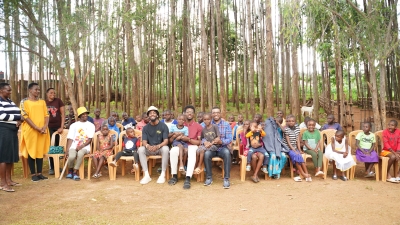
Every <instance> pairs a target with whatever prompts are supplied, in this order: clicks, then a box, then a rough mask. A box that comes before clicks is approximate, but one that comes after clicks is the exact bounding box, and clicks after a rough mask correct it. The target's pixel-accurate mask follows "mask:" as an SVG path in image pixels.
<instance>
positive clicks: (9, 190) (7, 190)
mask: <svg viewBox="0 0 400 225" xmlns="http://www.w3.org/2000/svg"><path fill="white" fill-rule="evenodd" d="M1 190H3V191H5V192H15V191H14V189H12V188H9V189H5V188H1Z"/></svg>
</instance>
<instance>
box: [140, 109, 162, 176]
mask: <svg viewBox="0 0 400 225" xmlns="http://www.w3.org/2000/svg"><path fill="white" fill-rule="evenodd" d="M147 116H148V118H149V120H150V122H149V123H148V124H147V125H146V126H144V127H143V130H142V145H143V146H142V147H140V148H139V149H138V154H139V161H140V164H141V166H142V169H143V171H144V177H143V178H142V180H140V183H141V184H147V183H149V182H150V181H151V178H150V174H149V171H148V168H147V157H146V156H148V155H161V157H162V159H161V168H162V170H161V175H160V177H159V178H158V180H157V183H158V184H162V183H164V182H165V171H166V170H167V166H168V160H169V148H168V134H169V129H168V127H167V125H165V123H161V122H160V120H159V117H160V113H159V112H158V109H157V108H156V107H154V106H150V107H149V109H148V110H147Z"/></svg>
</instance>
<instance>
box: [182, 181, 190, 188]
mask: <svg viewBox="0 0 400 225" xmlns="http://www.w3.org/2000/svg"><path fill="white" fill-rule="evenodd" d="M183 189H190V181H187V180H185V183H183Z"/></svg>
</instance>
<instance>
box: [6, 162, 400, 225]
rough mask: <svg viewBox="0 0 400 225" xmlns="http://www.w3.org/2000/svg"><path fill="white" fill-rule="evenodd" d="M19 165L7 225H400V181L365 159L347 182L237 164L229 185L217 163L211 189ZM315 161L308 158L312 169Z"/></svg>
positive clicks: (9, 196) (8, 198) (8, 196)
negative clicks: (386, 178) (262, 174)
mask: <svg viewBox="0 0 400 225" xmlns="http://www.w3.org/2000/svg"><path fill="white" fill-rule="evenodd" d="M19 164H20V163H19ZM19 164H17V165H16V169H15V173H16V175H15V176H14V180H15V181H17V182H20V183H22V186H20V187H15V188H14V189H15V190H16V192H14V193H6V192H3V191H0V207H1V208H2V209H1V212H2V213H1V216H0V218H1V219H0V224H270V223H275V224H294V223H296V224H317V223H321V222H323V223H324V224H400V217H399V214H398V213H397V212H396V211H397V208H398V207H397V205H398V202H399V199H400V197H399V193H400V192H399V191H400V184H392V183H386V182H376V181H375V180H372V179H367V178H363V176H362V173H363V165H361V164H358V168H357V173H356V179H355V180H351V181H347V182H343V181H341V180H336V181H334V180H332V179H331V178H330V176H331V175H332V172H331V171H329V172H328V178H327V179H326V180H323V179H321V178H313V181H312V182H311V183H309V182H305V181H303V182H294V181H293V180H292V179H291V178H290V176H289V175H290V174H289V173H288V172H287V173H286V174H285V175H283V176H282V177H281V179H279V180H263V179H262V180H261V182H260V183H257V184H255V183H253V182H252V181H251V180H250V178H249V177H250V172H248V173H247V176H246V181H245V182H241V181H240V177H239V166H238V165H233V167H232V172H231V182H232V184H231V188H230V189H228V190H225V189H223V188H222V178H221V170H220V169H219V168H218V167H216V166H214V168H213V178H214V183H213V184H212V185H211V186H210V187H205V186H203V184H202V183H197V182H196V180H195V179H192V188H191V189H190V190H184V189H183V188H182V185H183V180H180V181H179V182H178V183H177V184H176V185H175V186H169V185H168V184H167V183H165V184H156V179H157V177H158V174H157V172H156V170H153V174H152V178H153V181H152V182H150V183H149V184H147V185H141V184H139V182H137V181H135V180H134V175H131V174H128V175H126V176H124V177H122V176H121V175H120V171H118V173H117V180H116V181H110V180H109V179H108V174H107V170H105V169H104V170H103V174H104V175H103V177H101V178H100V179H96V180H95V179H91V180H90V181H89V180H81V181H79V182H77V181H72V180H70V179H65V178H64V179H63V180H61V181H60V180H58V179H55V178H54V177H53V176H49V177H50V179H49V180H45V181H40V182H38V183H34V182H31V181H30V179H23V178H22V175H21V174H22V171H21V168H20V165H19ZM46 166H47V165H46ZM127 167H128V168H130V167H131V165H128V166H127ZM156 167H158V165H156ZM312 167H313V166H312V163H311V162H310V161H308V168H309V170H310V172H311V171H313V168H312ZM44 171H45V174H46V173H47V171H48V170H47V168H45V169H44Z"/></svg>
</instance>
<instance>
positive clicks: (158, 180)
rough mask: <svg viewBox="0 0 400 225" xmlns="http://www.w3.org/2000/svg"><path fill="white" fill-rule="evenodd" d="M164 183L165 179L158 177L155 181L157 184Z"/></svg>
mask: <svg viewBox="0 0 400 225" xmlns="http://www.w3.org/2000/svg"><path fill="white" fill-rule="evenodd" d="M163 183H165V177H164V176H159V177H158V179H157V184H163Z"/></svg>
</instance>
